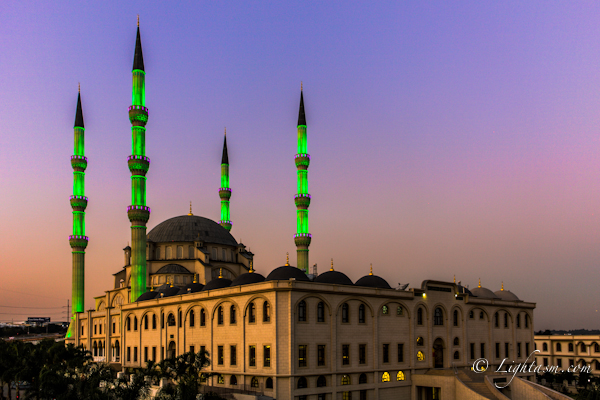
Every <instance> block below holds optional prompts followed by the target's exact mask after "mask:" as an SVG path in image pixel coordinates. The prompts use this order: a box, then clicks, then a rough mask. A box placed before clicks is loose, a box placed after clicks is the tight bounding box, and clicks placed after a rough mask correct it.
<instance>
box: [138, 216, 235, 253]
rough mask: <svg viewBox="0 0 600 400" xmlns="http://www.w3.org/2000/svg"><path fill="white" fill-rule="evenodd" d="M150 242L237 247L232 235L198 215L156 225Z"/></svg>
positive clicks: (213, 222)
mask: <svg viewBox="0 0 600 400" xmlns="http://www.w3.org/2000/svg"><path fill="white" fill-rule="evenodd" d="M148 240H151V241H153V242H155V243H160V242H193V241H195V240H199V241H202V242H206V243H216V244H225V245H230V246H237V242H236V241H235V239H234V238H233V236H231V233H229V231H228V230H227V229H225V228H223V227H222V226H221V225H219V224H218V223H216V222H215V221H213V220H210V219H208V218H204V217H199V216H197V215H182V216H179V217H174V218H171V219H168V220H166V221H163V222H161V223H160V224H158V225H156V226H155V227H154V228H152V230H151V231H150V232H148Z"/></svg>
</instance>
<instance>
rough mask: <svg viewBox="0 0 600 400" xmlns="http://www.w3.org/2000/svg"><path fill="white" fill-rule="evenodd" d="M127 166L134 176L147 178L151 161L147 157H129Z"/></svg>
mask: <svg viewBox="0 0 600 400" xmlns="http://www.w3.org/2000/svg"><path fill="white" fill-rule="evenodd" d="M127 165H128V166H129V171H131V174H132V175H142V176H146V173H147V172H148V169H149V168H150V159H149V158H148V157H146V156H129V157H127Z"/></svg>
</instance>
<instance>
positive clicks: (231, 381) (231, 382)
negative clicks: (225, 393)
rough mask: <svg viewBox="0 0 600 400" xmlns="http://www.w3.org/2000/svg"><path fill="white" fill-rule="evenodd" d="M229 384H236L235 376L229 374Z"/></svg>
mask: <svg viewBox="0 0 600 400" xmlns="http://www.w3.org/2000/svg"><path fill="white" fill-rule="evenodd" d="M229 384H230V385H231V386H235V385H237V378H236V377H235V375H231V378H229Z"/></svg>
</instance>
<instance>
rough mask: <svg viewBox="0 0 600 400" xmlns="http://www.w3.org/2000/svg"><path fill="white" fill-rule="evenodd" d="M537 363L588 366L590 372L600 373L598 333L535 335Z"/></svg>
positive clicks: (565, 367)
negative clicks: (537, 351)
mask: <svg viewBox="0 0 600 400" xmlns="http://www.w3.org/2000/svg"><path fill="white" fill-rule="evenodd" d="M535 348H536V350H539V353H537V354H536V357H535V361H536V363H537V364H539V365H544V366H546V365H550V366H558V368H562V369H564V370H566V369H567V368H568V367H570V366H576V365H577V366H579V367H583V366H586V365H587V366H589V367H590V373H592V374H594V375H600V335H535Z"/></svg>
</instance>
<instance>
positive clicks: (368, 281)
mask: <svg viewBox="0 0 600 400" xmlns="http://www.w3.org/2000/svg"><path fill="white" fill-rule="evenodd" d="M354 285H355V286H367V287H372V288H380V289H391V287H390V285H389V284H388V283H387V282H386V280H385V279H383V278H381V277H379V276H377V275H365V276H363V277H362V278H360V279H359V280H357V281H356V283H355V284H354Z"/></svg>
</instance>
